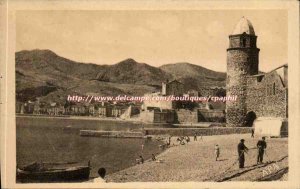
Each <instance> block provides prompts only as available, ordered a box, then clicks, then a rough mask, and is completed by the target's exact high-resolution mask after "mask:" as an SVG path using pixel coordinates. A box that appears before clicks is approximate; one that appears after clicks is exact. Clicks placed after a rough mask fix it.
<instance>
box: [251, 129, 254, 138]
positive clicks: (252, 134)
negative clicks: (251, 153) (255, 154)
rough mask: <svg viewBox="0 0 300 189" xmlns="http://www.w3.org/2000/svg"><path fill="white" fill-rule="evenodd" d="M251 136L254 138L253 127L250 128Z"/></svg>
mask: <svg viewBox="0 0 300 189" xmlns="http://www.w3.org/2000/svg"><path fill="white" fill-rule="evenodd" d="M251 138H254V129H252V130H251Z"/></svg>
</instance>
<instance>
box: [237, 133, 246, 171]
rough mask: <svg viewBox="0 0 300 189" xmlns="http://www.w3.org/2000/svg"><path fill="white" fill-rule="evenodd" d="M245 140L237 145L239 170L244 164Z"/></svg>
mask: <svg viewBox="0 0 300 189" xmlns="http://www.w3.org/2000/svg"><path fill="white" fill-rule="evenodd" d="M244 142H245V140H244V139H241V142H240V143H239V144H238V147H237V148H238V155H239V168H244V163H245V152H247V151H248V148H247V147H246V146H245V144H244Z"/></svg>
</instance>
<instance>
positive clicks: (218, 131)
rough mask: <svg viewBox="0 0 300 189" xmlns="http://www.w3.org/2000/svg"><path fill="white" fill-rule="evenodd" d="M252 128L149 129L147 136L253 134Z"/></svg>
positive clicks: (146, 131)
mask: <svg viewBox="0 0 300 189" xmlns="http://www.w3.org/2000/svg"><path fill="white" fill-rule="evenodd" d="M251 130H252V128H251V127H230V128H228V127H218V128H149V129H148V128H147V129H145V133H146V134H147V135H172V136H193V135H195V133H197V135H198V136H199V135H202V136H210V135H227V134H242V133H251Z"/></svg>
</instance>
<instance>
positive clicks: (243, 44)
mask: <svg viewBox="0 0 300 189" xmlns="http://www.w3.org/2000/svg"><path fill="white" fill-rule="evenodd" d="M242 41H243V42H242V47H246V38H243V39H242Z"/></svg>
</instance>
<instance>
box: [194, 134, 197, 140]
mask: <svg viewBox="0 0 300 189" xmlns="http://www.w3.org/2000/svg"><path fill="white" fill-rule="evenodd" d="M194 141H197V133H195V134H194Z"/></svg>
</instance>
